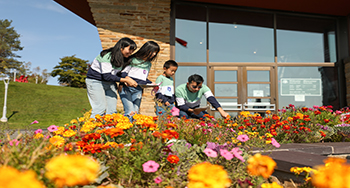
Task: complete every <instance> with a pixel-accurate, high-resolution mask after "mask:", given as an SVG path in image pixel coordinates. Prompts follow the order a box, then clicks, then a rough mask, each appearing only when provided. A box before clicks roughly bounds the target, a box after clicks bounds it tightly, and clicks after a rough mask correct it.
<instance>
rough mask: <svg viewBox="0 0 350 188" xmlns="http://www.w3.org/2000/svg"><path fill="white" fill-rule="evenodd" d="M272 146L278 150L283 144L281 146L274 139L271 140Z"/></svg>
mask: <svg viewBox="0 0 350 188" xmlns="http://www.w3.org/2000/svg"><path fill="white" fill-rule="evenodd" d="M271 144H272V145H273V146H275V147H276V148H279V147H280V146H281V144H279V143H278V142H277V141H276V140H275V139H274V138H271Z"/></svg>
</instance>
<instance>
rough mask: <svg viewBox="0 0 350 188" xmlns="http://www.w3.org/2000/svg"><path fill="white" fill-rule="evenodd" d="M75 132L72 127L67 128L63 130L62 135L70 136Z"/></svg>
mask: <svg viewBox="0 0 350 188" xmlns="http://www.w3.org/2000/svg"><path fill="white" fill-rule="evenodd" d="M76 134H77V133H76V132H75V131H73V130H72V129H68V130H66V131H64V133H63V134H62V136H64V137H68V138H70V137H72V136H75V135H76Z"/></svg>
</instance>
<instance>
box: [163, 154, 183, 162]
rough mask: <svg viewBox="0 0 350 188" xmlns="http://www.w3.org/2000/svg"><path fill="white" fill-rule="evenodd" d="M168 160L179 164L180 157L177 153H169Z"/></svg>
mask: <svg viewBox="0 0 350 188" xmlns="http://www.w3.org/2000/svg"><path fill="white" fill-rule="evenodd" d="M166 160H168V161H169V162H170V163H175V164H177V163H178V162H179V161H180V159H179V157H178V156H176V155H169V156H168V157H167V158H166Z"/></svg>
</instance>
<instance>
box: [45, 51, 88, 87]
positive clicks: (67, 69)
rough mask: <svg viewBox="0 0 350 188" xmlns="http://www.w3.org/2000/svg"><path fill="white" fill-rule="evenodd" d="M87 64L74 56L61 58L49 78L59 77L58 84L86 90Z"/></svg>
mask: <svg viewBox="0 0 350 188" xmlns="http://www.w3.org/2000/svg"><path fill="white" fill-rule="evenodd" d="M87 62H88V61H87V60H82V59H80V58H77V57H75V55H72V56H66V57H63V58H61V62H59V65H57V66H55V67H54V69H53V71H52V72H51V76H52V77H56V76H59V78H58V81H59V83H60V84H63V85H67V86H69V87H79V88H86V84H85V78H86V74H87V71H88V64H87Z"/></svg>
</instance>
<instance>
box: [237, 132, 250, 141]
mask: <svg viewBox="0 0 350 188" xmlns="http://www.w3.org/2000/svg"><path fill="white" fill-rule="evenodd" d="M237 139H238V140H239V141H241V142H246V141H248V140H249V137H248V135H246V134H242V135H239V136H237Z"/></svg>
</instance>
